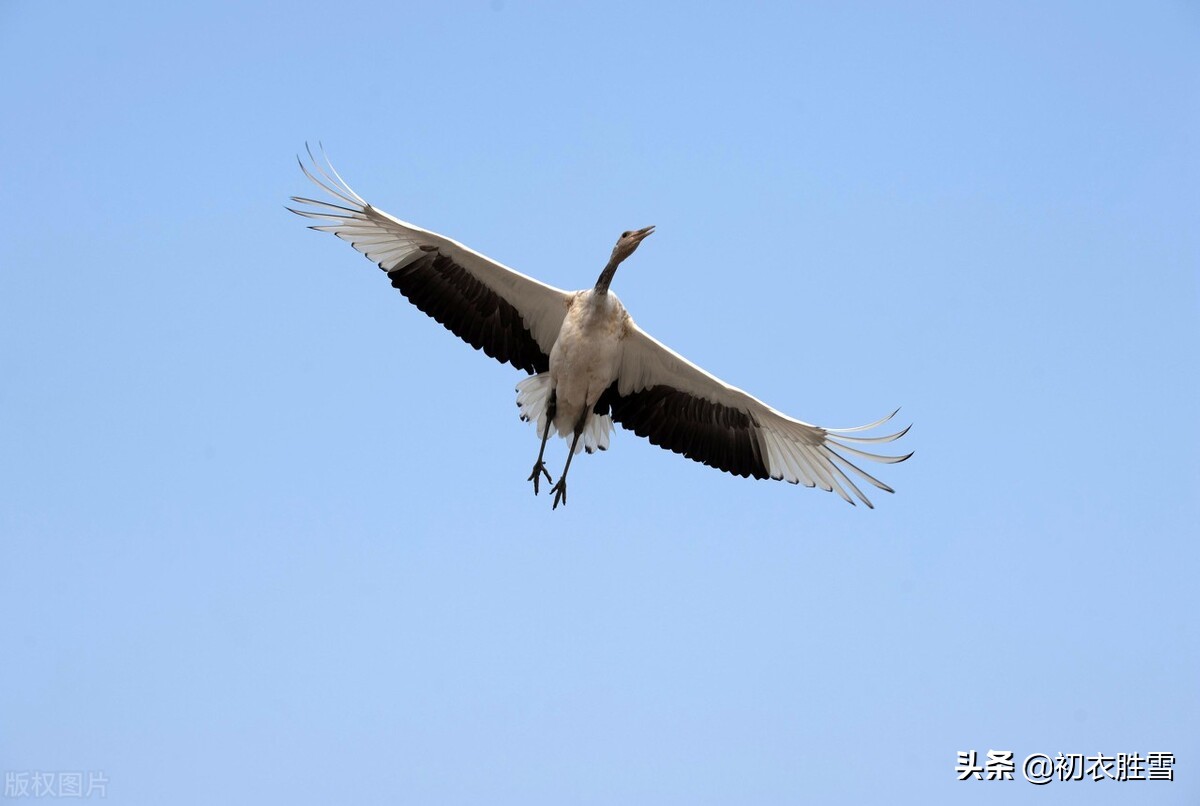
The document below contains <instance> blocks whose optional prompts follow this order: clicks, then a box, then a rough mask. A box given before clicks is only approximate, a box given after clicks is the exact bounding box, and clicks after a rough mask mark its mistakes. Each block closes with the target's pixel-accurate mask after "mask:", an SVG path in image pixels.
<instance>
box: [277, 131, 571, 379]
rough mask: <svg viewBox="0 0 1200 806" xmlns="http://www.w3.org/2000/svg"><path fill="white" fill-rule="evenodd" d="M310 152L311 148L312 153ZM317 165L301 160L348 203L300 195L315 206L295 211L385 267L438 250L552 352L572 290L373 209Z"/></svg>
mask: <svg viewBox="0 0 1200 806" xmlns="http://www.w3.org/2000/svg"><path fill="white" fill-rule="evenodd" d="M312 156H313V155H312V151H311V150H310V151H309V157H312ZM327 164H328V162H327ZM313 165H314V166H315V168H316V170H317V172H318V173H319V174H320V176H317V175H316V174H313V173H312V172H311V171H309V169H308V167H307V166H305V164H304V163H303V162H301V163H300V168H301V170H303V171H304V174H305V175H306V176H307V177H308V178H309V179H311V180H312V181H313V182H314V183H315V184H316V185H317V186H318V187H320V188H322V189H323V190H324V191H325V192H327V193H329V194H330V195H332V196H333V197H335V198H337V199H339V200H340V201H342V202H344V203H345V204H344V205H341V204H332V203H330V202H324V201H319V200H317V199H307V198H302V197H296V201H298V202H300V203H302V204H308V205H312V206H313V207H315V208H316V210H295V209H293V210H292V212H294V213H296V214H298V215H302V216H304V217H305V218H310V219H316V220H317V221H324V222H327V223H323V224H316V225H313V227H312V228H313V229H315V230H318V231H320V232H331V233H333V234H334V235H336V236H337V237H339V238H341V239H342V240H344V241H348V242H349V243H350V245H351V246H353V247H354V248H355V249H357V250H358V251H359V252H362V253H363V254H364V255H366V256H367V257H368V258H370V259H371V260H373V261H374V262H375V263H377V264H379V266H380V267H381V268H383V269H384V270H385V271H392V270H394V269H398V268H403V267H404V266H406V265H408V264H409V263H411V262H412V261H414V260H416V259H417V258H418V257H420V256H421V255H423V254H425V252H426V251H428V249H432V248H436V249H437V250H438V251H439V252H440V253H442V254H444V255H446V257H448V258H450V259H451V260H453V261H454V262H455V263H457V264H458V265H460V266H462V267H463V268H464V269H466V270H467V271H469V272H470V273H471V275H472V276H474V277H475V278H476V279H477V280H479V282H481V283H483V284H484V285H485V286H487V287H488V288H490V289H491V290H492V291H495V292H496V293H497V294H499V295H500V296H501V297H503V298H504V300H505V301H506V302H508V303H509V304H510V305H512V306H513V307H514V308H516V310H517V312H518V313H520V315H521V319H522V321H523V322H524V323H525V326H526V328H528V330H529V332H530V334H531V335H532V336H533V338H534V341H536V342H537V344H538V346H539V347H540V348H541V349H542V352H544V353H545V354H546V355H549V354H550V350H551V349H552V348H553V347H554V341H555V339H557V338H558V331H559V330H560V329H561V328H562V322H563V317H565V316H566V313H567V304H568V303H569V302H570V298H571V295H570V294H568V293H567V292H566V291H563V290H562V289H560V288H555V287H554V286H552V285H547V284H546V283H543V282H539V281H538V280H535V279H533V278H532V277H528V276H526V275H524V274H521V272H519V271H517V270H515V269H510V268H509V267H508V266H505V265H503V264H501V263H497V262H496V261H494V260H492V259H491V258H489V257H487V256H485V255H481V254H480V253H478V252H476V251H475V250H473V249H470V248H469V247H466V246H463V245H462V244H461V243H459V242H458V241H455V240H452V239H450V238H447V237H446V236H444V235H438V234H437V233H436V232H430V231H429V230H426V229H421V228H420V227H418V226H416V225H414V224H409V223H408V222H406V221H401V220H400V219H398V218H395V217H393V216H390V215H388V214H387V213H385V212H383V211H382V210H379V209H377V208H375V207H372V206H371V205H370V204H368V203H367V201H366V200H365V199H364V198H362V197H361V196H359V195H358V194H357V193H355V192H354V191H353V190H352V189H351V188H350V186H349V185H347V184H346V182H345V180H343V179H342V178H341V176H339V175H338V173H337V171H336V170H334V168H333V166H332V165H329V166H328V170H326V169H325V168H322V167H321V166H320V164H319V163H318V162H317V160H316V158H315V157H314V158H313Z"/></svg>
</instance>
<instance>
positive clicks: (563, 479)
mask: <svg viewBox="0 0 1200 806" xmlns="http://www.w3.org/2000/svg"><path fill="white" fill-rule="evenodd" d="M589 412H590V409H588V408H587V407H586V406H585V407H584V409H583V414H581V415H580V416H579V422H577V423H575V436H574V437H573V438H572V439H571V450H569V451H568V452H567V464H566V467H564V468H563V474H562V475H561V476H559V479H558V483H557V484H555V485H554V487H553V488H552V489H551V490H550V492H552V493H554V505H553V506H551V507H550V509H552V510H553V509H558V503H559V502H560V501H561V502H562V505H563V506H564V507H565V506H566V505H567V471H568V470H570V469H571V457H573V456H574V455H575V446H576V445H578V444H579V437H580V435H582V434H583V424H584V423H586V422H587V417H588V414H589Z"/></svg>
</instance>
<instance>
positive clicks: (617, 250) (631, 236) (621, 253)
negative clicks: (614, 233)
mask: <svg viewBox="0 0 1200 806" xmlns="http://www.w3.org/2000/svg"><path fill="white" fill-rule="evenodd" d="M653 232H654V226H653V225H651V226H649V227H643V228H642V229H631V230H626V231H625V232H622V233H621V237H620V238H618V239H617V245H616V246H614V247H613V252H612V259H613V260H614V261H615V262H617V263H620V262H621V261H622V260H624V259H625V258H627V257H629V256H630V255H632V254H633V250H635V249H637V248H638V244H640V243H641V242H642V241H643V240H645V238H646V236H647V235H650V234H651V233H653Z"/></svg>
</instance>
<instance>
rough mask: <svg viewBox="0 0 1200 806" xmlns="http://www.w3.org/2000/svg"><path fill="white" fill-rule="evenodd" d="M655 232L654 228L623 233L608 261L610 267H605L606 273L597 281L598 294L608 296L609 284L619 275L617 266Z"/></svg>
mask: <svg viewBox="0 0 1200 806" xmlns="http://www.w3.org/2000/svg"><path fill="white" fill-rule="evenodd" d="M652 232H654V227H652V226H651V227H643V228H642V229H631V230H626V231H625V232H622V233H621V237H620V238H618V239H617V245H616V246H614V247H613V251H612V257H610V258H609V259H608V265H607V266H605V267H604V271H602V272H600V279H599V280H597V281H596V293H597V294H607V293H608V284H609V283H611V282H612V278H613V275H614V274H616V273H617V266H620V265H621V261H622V260H624V259H625V258H627V257H629V256H630V255H632V254H633V250H635V249H637V248H638V244H640V243H641V242H642V241H643V240H645V238H646V236H647V235H649V234H650V233H652Z"/></svg>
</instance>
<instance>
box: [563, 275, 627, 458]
mask: <svg viewBox="0 0 1200 806" xmlns="http://www.w3.org/2000/svg"><path fill="white" fill-rule="evenodd" d="M628 320H629V314H628V313H626V311H625V306H624V305H622V304H621V301H620V300H619V299H617V295H616V294H613V293H612V292H608V293H605V294H598V293H596V291H595V290H593V289H588V290H587V291H578V292H576V293H575V294H574V295H573V296H572V298H571V303H570V307H569V308H567V315H566V317H565V318H564V319H563V323H562V329H561V330H559V331H558V338H557V339H555V340H554V348H553V349H551V350H550V383H551V385H552V386H553V387H554V392H555V395H556V398H557V409H558V412H557V417H556V418H555V419H556V420H557V423H556V425H557V426H558V433H559V435H560V436H563V437H566V436H568V435H569V434H571V433H573V428H574V424H575V423H577V422H579V419H580V417H581V416H582V415H583V414H584V413H585V412H590V411H591V410H592V407H594V406H595V405H596V402H597V401H598V400H600V395H602V394H604V390H605V389H607V388H608V387H609V386H611V385H612V382H613V381H615V380H616V379H617V372H618V370H619V369H620V367H621V353H622V351H623V349H624V346H625V345H624V344H623V341H624V339H625V329H626V326H627V323H628ZM593 416H594V415H593Z"/></svg>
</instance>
